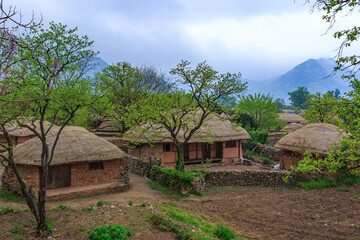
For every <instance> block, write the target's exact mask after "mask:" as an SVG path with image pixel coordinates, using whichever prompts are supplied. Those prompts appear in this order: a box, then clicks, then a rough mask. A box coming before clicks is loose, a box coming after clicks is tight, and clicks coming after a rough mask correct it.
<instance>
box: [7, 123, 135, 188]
mask: <svg viewBox="0 0 360 240" xmlns="http://www.w3.org/2000/svg"><path fill="white" fill-rule="evenodd" d="M57 130H58V127H53V129H52V130H51V131H50V132H49V133H48V135H47V141H48V142H49V148H51V146H52V144H53V142H54V140H55V136H56V133H57ZM41 149H42V144H41V142H40V140H39V139H38V138H33V139H30V140H28V141H26V142H24V143H22V144H20V145H18V146H17V147H16V148H15V150H14V160H15V163H16V166H17V168H18V169H19V172H20V174H21V176H22V178H23V179H24V180H25V182H26V183H27V184H28V186H30V187H33V188H35V189H39V170H40V166H41V163H40V156H41ZM125 157H126V154H125V153H124V152H123V151H122V150H120V149H119V148H118V147H116V146H115V145H113V144H112V143H110V142H108V141H106V140H105V139H103V138H101V137H98V136H96V135H94V134H93V133H91V132H89V131H87V130H86V129H84V128H82V127H74V126H68V127H65V128H64V129H63V132H62V133H61V135H60V138H59V141H58V143H57V146H56V149H55V153H54V158H53V160H52V162H51V164H50V168H49V173H48V179H47V188H48V189H59V188H76V187H84V186H92V187H95V186H98V185H99V186H100V185H103V184H110V183H117V184H127V181H128V180H127V167H126V166H127V165H126V159H125ZM2 185H3V188H4V189H5V190H8V191H10V192H18V191H19V184H18V182H17V180H16V178H15V175H14V173H13V171H12V170H11V169H10V167H6V168H5V170H4V173H3V178H2Z"/></svg>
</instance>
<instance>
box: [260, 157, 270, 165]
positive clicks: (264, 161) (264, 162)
mask: <svg viewBox="0 0 360 240" xmlns="http://www.w3.org/2000/svg"><path fill="white" fill-rule="evenodd" d="M262 162H263V164H271V163H272V161H271V160H270V159H269V158H267V157H262Z"/></svg>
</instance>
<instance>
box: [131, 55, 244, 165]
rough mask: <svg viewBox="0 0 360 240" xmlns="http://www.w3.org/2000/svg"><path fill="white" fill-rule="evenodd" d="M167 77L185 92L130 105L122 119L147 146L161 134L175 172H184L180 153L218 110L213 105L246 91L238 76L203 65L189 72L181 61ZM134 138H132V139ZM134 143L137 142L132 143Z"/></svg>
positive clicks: (161, 94)
mask: <svg viewBox="0 0 360 240" xmlns="http://www.w3.org/2000/svg"><path fill="white" fill-rule="evenodd" d="M170 74H171V75H172V76H174V77H177V78H178V80H179V82H180V83H181V84H183V85H186V86H187V87H188V89H189V91H188V92H185V91H183V90H174V91H173V92H171V93H170V94H168V93H157V94H153V95H150V96H149V98H144V99H142V100H141V101H139V102H137V103H136V104H133V105H130V106H129V108H128V110H127V111H128V112H129V113H131V114H129V116H128V118H127V119H126V120H127V122H128V124H129V125H130V126H138V125H140V126H141V127H138V128H133V129H134V130H133V132H136V133H137V136H141V138H146V141H147V142H151V141H152V139H154V138H157V137H158V136H159V135H161V134H162V133H163V132H167V133H169V135H170V139H171V141H172V142H173V144H174V145H175V146H176V148H177V152H178V158H177V159H176V168H177V169H178V170H183V169H184V158H183V150H184V146H185V145H186V144H187V143H188V142H189V140H190V139H191V138H192V136H193V135H194V134H195V133H196V132H198V130H199V129H200V127H201V126H202V125H203V124H204V121H205V120H206V119H207V118H208V117H209V115H210V114H213V113H215V112H216V111H217V110H218V104H217V101H218V100H219V99H220V98H222V97H225V96H231V95H234V94H240V93H242V92H243V91H244V90H245V89H246V83H242V82H241V81H240V80H239V79H240V76H241V75H240V73H234V74H231V73H226V74H219V73H218V72H217V71H216V70H214V69H213V68H212V67H210V66H209V65H208V64H207V63H206V62H202V63H199V64H198V65H197V66H196V68H195V69H192V68H191V66H190V62H188V61H181V63H179V64H178V65H177V67H176V68H173V69H171V71H170ZM132 136H134V135H132ZM133 141H134V142H138V141H139V139H136V136H135V139H133Z"/></svg>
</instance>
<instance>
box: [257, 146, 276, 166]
mask: <svg viewBox="0 0 360 240" xmlns="http://www.w3.org/2000/svg"><path fill="white" fill-rule="evenodd" d="M255 152H257V153H260V154H261V155H262V156H264V157H267V158H269V159H271V160H272V161H277V162H278V161H280V158H281V149H279V148H275V147H272V146H270V145H267V144H266V145H265V144H261V143H258V144H257V148H256V150H255Z"/></svg>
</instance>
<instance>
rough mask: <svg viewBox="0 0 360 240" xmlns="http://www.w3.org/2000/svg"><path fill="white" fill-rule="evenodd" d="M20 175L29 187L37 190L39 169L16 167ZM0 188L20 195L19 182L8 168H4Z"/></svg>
mask: <svg viewBox="0 0 360 240" xmlns="http://www.w3.org/2000/svg"><path fill="white" fill-rule="evenodd" d="M17 168H18V170H19V173H20V175H21V176H22V178H23V180H24V181H25V182H26V184H27V185H28V186H29V187H32V188H35V189H36V190H38V189H39V167H37V166H26V165H18V166H17ZM2 188H3V189H4V190H6V191H9V192H13V193H16V194H21V189H20V186H19V182H18V180H17V178H16V176H15V174H14V172H13V171H12V169H11V168H10V167H6V168H5V170H4V172H3V176H2Z"/></svg>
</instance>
